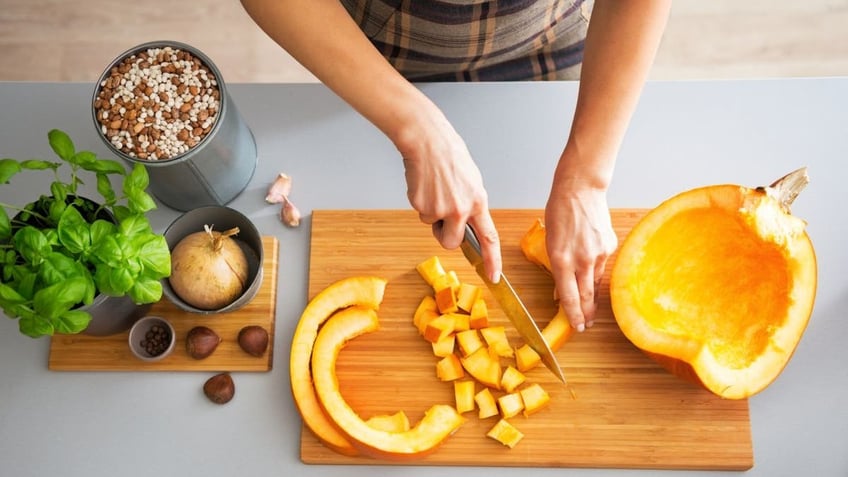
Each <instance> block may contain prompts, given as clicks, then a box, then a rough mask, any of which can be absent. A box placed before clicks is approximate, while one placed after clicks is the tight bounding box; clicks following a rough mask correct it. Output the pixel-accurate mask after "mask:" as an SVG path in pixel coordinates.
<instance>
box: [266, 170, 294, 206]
mask: <svg viewBox="0 0 848 477" xmlns="http://www.w3.org/2000/svg"><path fill="white" fill-rule="evenodd" d="M291 187H292V180H291V177H290V176H289V175H288V174H285V173H283V172H281V173H279V174H277V178H276V179H274V182H273V183H272V184H271V187H269V188H268V194H267V195H266V196H265V202H268V203H269V204H279V203H282V202H284V201H285V200H286V197H288V195H289V194H290V193H291Z"/></svg>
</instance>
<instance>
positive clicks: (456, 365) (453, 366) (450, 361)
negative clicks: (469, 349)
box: [436, 353, 465, 381]
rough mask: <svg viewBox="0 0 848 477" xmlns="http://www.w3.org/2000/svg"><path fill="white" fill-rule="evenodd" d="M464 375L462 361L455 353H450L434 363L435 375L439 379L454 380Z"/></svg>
mask: <svg viewBox="0 0 848 477" xmlns="http://www.w3.org/2000/svg"><path fill="white" fill-rule="evenodd" d="M464 376H465V371H464V370H463V369H462V363H460V362H459V358H458V357H457V356H456V354H454V353H451V354H449V355H447V356H445V357H444V358H442V359H440V360H439V361H438V362H437V363H436V377H437V378H439V379H440V380H441V381H454V380H457V379H459V378H462V377H464Z"/></svg>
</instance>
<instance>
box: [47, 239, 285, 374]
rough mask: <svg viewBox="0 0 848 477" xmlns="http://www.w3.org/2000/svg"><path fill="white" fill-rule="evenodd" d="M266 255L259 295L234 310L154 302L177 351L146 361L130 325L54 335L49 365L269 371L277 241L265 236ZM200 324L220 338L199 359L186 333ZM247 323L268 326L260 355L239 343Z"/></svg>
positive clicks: (88, 368)
mask: <svg viewBox="0 0 848 477" xmlns="http://www.w3.org/2000/svg"><path fill="white" fill-rule="evenodd" d="M262 246H263V247H264V255H265V261H264V263H263V264H262V268H263V271H262V273H263V276H262V284H261V286H260V287H259V291H258V292H257V293H256V296H254V297H253V299H252V300H251V301H250V303H247V304H246V305H244V306H243V307H242V308H240V309H238V310H235V311H232V312H230V313H221V314H212V315H200V314H196V313H189V312H187V311H183V310H181V309H179V308H177V306H176V305H174V304H173V303H171V302H170V301H169V300H168V299H167V298H162V300H161V301H159V302H158V303H155V304H154V305H153V306H152V307H151V309H150V311H149V312H148V315H157V316H162V317H165V318H167V319H168V320H169V321H170V322H171V324H172V325H173V326H174V332H175V334H176V336H177V342H176V344H175V346H174V351H173V352H172V353H171V354H170V355H169V356H167V357H166V358H164V359H162V360H161V361H155V362H145V361H141V360H140V359H138V358H136V357H135V356H133V355H132V353H131V352H130V349H129V345H128V343H127V339H128V335H129V331H125V332H123V333H118V334H115V335H111V336H102V337H101V336H88V335H84V334H77V335H55V336H53V337H52V338H51V340H50V358H49V360H48V368H49V369H50V370H53V371H221V372H223V371H270V370H271V366H272V363H273V362H274V323H275V318H276V315H277V270H278V264H279V241H278V240H277V238H276V237H273V236H265V237H262ZM197 325H204V326H208V327H209V328H211V329H213V330H214V331H215V332H216V333H218V335H219V336H220V337H221V339H222V341H221V343H220V344H219V345H218V348H217V349H216V350H215V352H214V353H213V354H212V355H211V356H209V357H208V358H205V359H202V360H196V359H193V358H191V357H190V356H189V355H188V354H187V353H186V351H185V336H186V334H187V333H188V331H189V330H190V329H191V328H193V327H194V326H197ZM247 325H260V326H262V327H264V328H265V329H266V330H268V334H269V335H270V338H271V339H270V341H269V344H268V351H267V352H266V353H265V354H264V355H263V356H261V357H258V358H257V357H253V356H251V355H249V354H247V353H245V352H244V351H243V350H242V349H241V348H240V347H239V345H238V342H237V337H238V332H239V330H241V328H242V327H244V326H247Z"/></svg>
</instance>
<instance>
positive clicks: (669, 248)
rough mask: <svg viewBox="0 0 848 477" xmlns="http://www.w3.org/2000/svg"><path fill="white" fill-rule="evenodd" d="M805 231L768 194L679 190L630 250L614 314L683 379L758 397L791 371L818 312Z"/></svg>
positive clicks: (618, 269)
mask: <svg viewBox="0 0 848 477" xmlns="http://www.w3.org/2000/svg"><path fill="white" fill-rule="evenodd" d="M804 227H805V224H804V222H803V221H801V220H800V219H798V218H796V217H793V216H792V215H790V214H788V213H786V212H785V211H784V210H783V209H781V206H780V203H779V202H778V201H777V200H775V199H774V198H772V197H770V196H769V195H767V194H766V193H765V192H763V191H761V190H756V189H750V188H746V187H740V186H733V185H722V186H709V187H703V188H698V189H694V190H691V191H688V192H684V193H682V194H679V195H678V196H676V197H674V198H672V199H670V200H668V201H666V202H664V203H663V204H661V205H660V206H659V207H657V208H656V209H654V210H653V211H651V212H650V213H649V214H647V215H646V216H645V218H643V219H642V221H640V223H639V224H637V226H636V227H634V229H633V230H632V231H631V233H630V234H629V235H628V237H627V238H626V240H625V241H624V243H623V244H622V246H621V249H620V250H619V253H618V257H617V258H616V262H615V264H614V268H613V272H612V278H611V284H610V286H611V302H612V307H613V313H614V315H615V318H616V320H617V321H618V323H619V325H620V327H621V329H622V331H623V332H624V334H625V335H626V336H627V338H628V339H630V341H631V342H633V343H634V344H635V345H636V346H637V347H639V348H641V349H642V350H644V351H646V352H647V353H648V354H649V355H651V356H652V357H653V358H655V359H657V361H659V362H660V363H661V364H663V365H664V366H666V367H667V368H668V369H670V370H671V371H672V372H674V373H675V374H679V375H681V376H684V377H687V378H689V379H692V380H694V381H696V382H699V383H700V384H702V385H704V386H705V387H706V388H707V389H709V390H710V391H712V392H714V393H715V394H717V395H719V396H722V397H725V398H745V397H748V396H751V395H753V394H755V393H757V392H759V391H760V390H762V389H764V388H765V387H766V386H767V385H768V384H770V383H771V382H772V381H773V380H774V379H775V378H776V377H777V375H778V374H779V373H780V371H781V370H782V369H783V367H784V366H785V365H786V363H787V362H788V360H789V358H790V357H791V354H792V352H793V351H794V349H795V347H796V346H797V344H798V341H799V340H800V337H801V334H802V333H803V331H804V329H805V327H806V324H807V321H808V319H809V316H810V313H811V312H812V305H813V299H814V295H815V287H816V264H815V255H814V253H813V248H812V244H811V243H810V240H809V237H808V236H807V235H806V232H805V230H804Z"/></svg>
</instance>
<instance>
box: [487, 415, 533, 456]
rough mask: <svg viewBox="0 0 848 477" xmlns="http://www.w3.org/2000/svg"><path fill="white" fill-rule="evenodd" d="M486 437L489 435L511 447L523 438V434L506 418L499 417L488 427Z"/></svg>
mask: <svg viewBox="0 0 848 477" xmlns="http://www.w3.org/2000/svg"><path fill="white" fill-rule="evenodd" d="M486 437H490V438H492V439H494V440H496V441H498V442H500V443H501V444H503V445H505V446H507V447H509V448H510V449H512V448H513V447H515V445H516V444H518V442H519V441H520V440H521V439H523V438H524V434H523V433H522V432H521V431H519V430H518V429H517V428H516V427H515V426H513V425H512V424H510V423H509V422H507V421H506V419H501V420H499V421H498V422H497V423H496V424H495V425H494V426H493V427H492V428H491V429H489V432H487V433H486Z"/></svg>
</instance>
